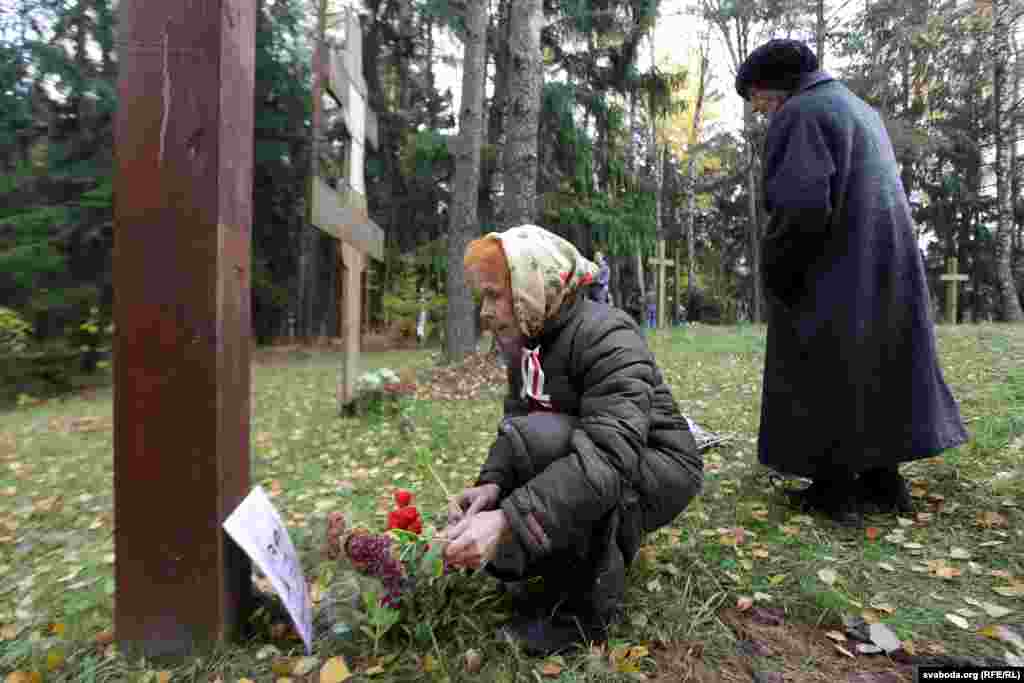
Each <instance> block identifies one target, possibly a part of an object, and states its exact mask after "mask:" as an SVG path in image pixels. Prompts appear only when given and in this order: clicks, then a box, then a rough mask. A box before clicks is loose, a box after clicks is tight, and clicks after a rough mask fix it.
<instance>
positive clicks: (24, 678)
mask: <svg viewBox="0 0 1024 683" xmlns="http://www.w3.org/2000/svg"><path fill="white" fill-rule="evenodd" d="M42 680H43V675H42V674H40V673H39V672H38V671H33V672H31V673H28V672H25V671H14V672H12V673H9V674H7V678H5V679H4V683H42Z"/></svg>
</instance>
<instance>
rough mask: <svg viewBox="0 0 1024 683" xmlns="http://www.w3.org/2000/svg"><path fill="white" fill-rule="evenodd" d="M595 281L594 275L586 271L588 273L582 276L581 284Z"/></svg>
mask: <svg viewBox="0 0 1024 683" xmlns="http://www.w3.org/2000/svg"><path fill="white" fill-rule="evenodd" d="M593 281H594V276H593V275H591V274H590V273H586V274H584V276H583V277H582V278H580V284H581V285H589V284H590V283H591V282H593Z"/></svg>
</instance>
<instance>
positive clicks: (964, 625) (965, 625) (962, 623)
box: [946, 613, 971, 630]
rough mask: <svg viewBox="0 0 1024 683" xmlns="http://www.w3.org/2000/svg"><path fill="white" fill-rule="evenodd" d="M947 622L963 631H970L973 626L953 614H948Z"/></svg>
mask: <svg viewBox="0 0 1024 683" xmlns="http://www.w3.org/2000/svg"><path fill="white" fill-rule="evenodd" d="M946 621H948V622H950V623H952V624H953V625H955V626H957V627H958V628H962V629H965V630H966V629H969V628H970V627H971V625H970V624H969V623H968V622H967V620H966V619H964V618H963V617H962V616H960V615H959V614H951V613H950V614H946Z"/></svg>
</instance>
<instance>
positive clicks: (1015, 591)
mask: <svg viewBox="0 0 1024 683" xmlns="http://www.w3.org/2000/svg"><path fill="white" fill-rule="evenodd" d="M992 590H993V591H995V592H996V593H999V595H1002V596H1004V597H1007V598H1019V597H1021V596H1024V583H1011V584H1010V585H1009V586H993V587H992Z"/></svg>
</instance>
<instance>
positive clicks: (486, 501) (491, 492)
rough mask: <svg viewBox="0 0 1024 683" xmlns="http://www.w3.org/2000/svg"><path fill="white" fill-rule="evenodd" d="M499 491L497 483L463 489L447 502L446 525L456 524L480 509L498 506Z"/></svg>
mask: <svg viewBox="0 0 1024 683" xmlns="http://www.w3.org/2000/svg"><path fill="white" fill-rule="evenodd" d="M500 493H501V489H500V488H498V485H497V484H484V485H483V486H474V487H473V488H469V489H465V490H464V491H463V492H462V493H460V494H459V495H457V496H455V497H454V498H452V499H451V501H449V503H448V526H449V527H450V526H452V525H453V524H458V523H459V522H461V521H463V520H464V519H466V518H467V517H472V516H473V515H475V514H476V513H478V512H480V511H481V510H493V509H494V508H496V507H498V496H499V494H500Z"/></svg>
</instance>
